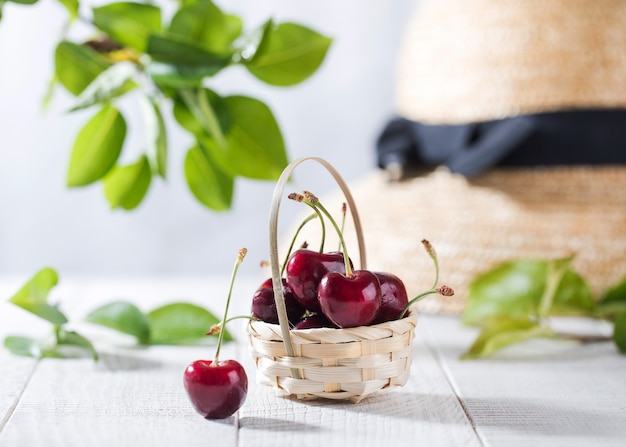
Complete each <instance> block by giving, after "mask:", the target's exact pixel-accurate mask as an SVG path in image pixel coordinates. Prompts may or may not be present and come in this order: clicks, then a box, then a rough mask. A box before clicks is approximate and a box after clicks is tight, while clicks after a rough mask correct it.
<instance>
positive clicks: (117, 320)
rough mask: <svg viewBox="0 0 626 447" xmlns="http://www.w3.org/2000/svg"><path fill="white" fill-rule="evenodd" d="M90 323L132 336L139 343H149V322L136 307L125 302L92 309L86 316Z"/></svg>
mask: <svg viewBox="0 0 626 447" xmlns="http://www.w3.org/2000/svg"><path fill="white" fill-rule="evenodd" d="M86 319H87V321H89V322H90V323H95V324H99V325H101V326H106V327H108V328H111V329H115V330H116V331H119V332H122V333H124V334H128V335H132V336H133V337H136V338H137V340H139V343H142V344H148V343H149V342H150V321H149V320H148V316H147V315H146V314H144V313H143V312H142V311H141V310H139V308H137V306H135V305H134V304H132V303H129V302H126V301H115V302H112V303H108V304H105V305H103V306H100V307H98V308H97V309H94V310H93V311H91V312H90V313H89V314H88V315H87V318H86Z"/></svg>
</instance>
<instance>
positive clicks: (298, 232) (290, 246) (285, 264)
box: [280, 210, 326, 276]
mask: <svg viewBox="0 0 626 447" xmlns="http://www.w3.org/2000/svg"><path fill="white" fill-rule="evenodd" d="M317 217H319V218H320V219H321V217H322V216H321V215H320V214H319V212H318V211H317V210H316V212H315V213H314V214H311V215H310V216H308V217H307V218H306V219H304V220H303V221H302V223H301V224H300V225H299V226H298V228H297V229H296V232H295V234H294V235H293V238H291V244H289V249H288V250H287V255H286V256H285V261H284V262H283V266H282V268H281V270H280V275H281V276H283V275H284V274H285V267H286V266H287V260H288V259H289V256H291V252H292V251H293V246H294V245H295V243H296V239H297V238H298V235H299V234H300V231H302V229H303V228H304V226H305V225H306V224H307V223H309V222H310V221H312V220H313V219H315V218H317ZM325 233H326V228H325V227H324V222H322V248H321V249H320V253H321V252H322V251H323V248H324V245H323V244H324V236H325Z"/></svg>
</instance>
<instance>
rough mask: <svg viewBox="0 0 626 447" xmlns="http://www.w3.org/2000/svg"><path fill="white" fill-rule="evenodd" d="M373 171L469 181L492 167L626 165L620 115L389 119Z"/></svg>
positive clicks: (625, 114) (623, 115) (625, 129)
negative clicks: (433, 173)
mask: <svg viewBox="0 0 626 447" xmlns="http://www.w3.org/2000/svg"><path fill="white" fill-rule="evenodd" d="M376 155H377V162H378V166H379V167H380V168H383V169H388V168H390V167H394V168H395V169H398V168H399V169H401V170H402V171H403V172H406V171H408V170H411V169H412V168H424V167H435V166H441V165H443V166H447V167H448V168H449V169H450V171H452V172H455V173H458V174H461V175H463V176H465V177H468V178H471V177H474V176H476V175H478V174H480V173H482V172H484V171H486V170H488V169H490V168H492V167H496V166H517V167H530V166H558V165H614V164H626V110H621V109H619V110H617V109H602V110H572V111H558V112H547V113H538V114H531V115H520V116H516V117H510V118H504V119H500V120H494V121H486V122H479V123H470V124H459V125H432V124H424V123H420V122H416V121H411V120H408V119H405V118H401V117H395V118H392V119H391V120H390V121H389V122H388V123H387V125H386V126H385V127H384V129H383V131H382V133H381V134H380V136H379V138H378V141H377V145H376Z"/></svg>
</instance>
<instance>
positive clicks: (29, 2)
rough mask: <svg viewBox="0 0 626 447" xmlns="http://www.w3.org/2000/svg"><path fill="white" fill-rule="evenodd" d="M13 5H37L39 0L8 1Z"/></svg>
mask: <svg viewBox="0 0 626 447" xmlns="http://www.w3.org/2000/svg"><path fill="white" fill-rule="evenodd" d="M7 1H9V2H11V3H17V4H20V5H34V4H35V3H37V2H38V1H39V0H7Z"/></svg>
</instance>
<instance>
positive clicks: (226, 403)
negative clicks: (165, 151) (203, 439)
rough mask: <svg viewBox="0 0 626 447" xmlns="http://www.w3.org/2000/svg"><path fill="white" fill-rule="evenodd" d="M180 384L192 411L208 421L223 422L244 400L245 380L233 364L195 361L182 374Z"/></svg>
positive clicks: (240, 370)
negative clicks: (192, 408) (216, 420)
mask: <svg viewBox="0 0 626 447" xmlns="http://www.w3.org/2000/svg"><path fill="white" fill-rule="evenodd" d="M183 383H184V385H185V390H186V391H187V395H188V396H189V400H190V401H191V404H192V405H193V407H194V409H195V410H196V411H197V412H198V413H200V414H201V415H202V416H204V417H205V418H207V419H224V418H227V417H229V416H231V415H232V414H234V413H235V412H236V411H237V410H239V408H241V406H242V405H243V403H244V401H245V400H246V396H247V394H248V376H247V375H246V371H245V370H244V369H243V367H242V366H241V364H240V363H239V362H237V361H236V360H225V361H218V362H217V365H213V362H212V361H211V360H196V361H194V362H193V363H191V364H190V365H189V366H188V367H187V369H186V370H185V374H184V378H183Z"/></svg>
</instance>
